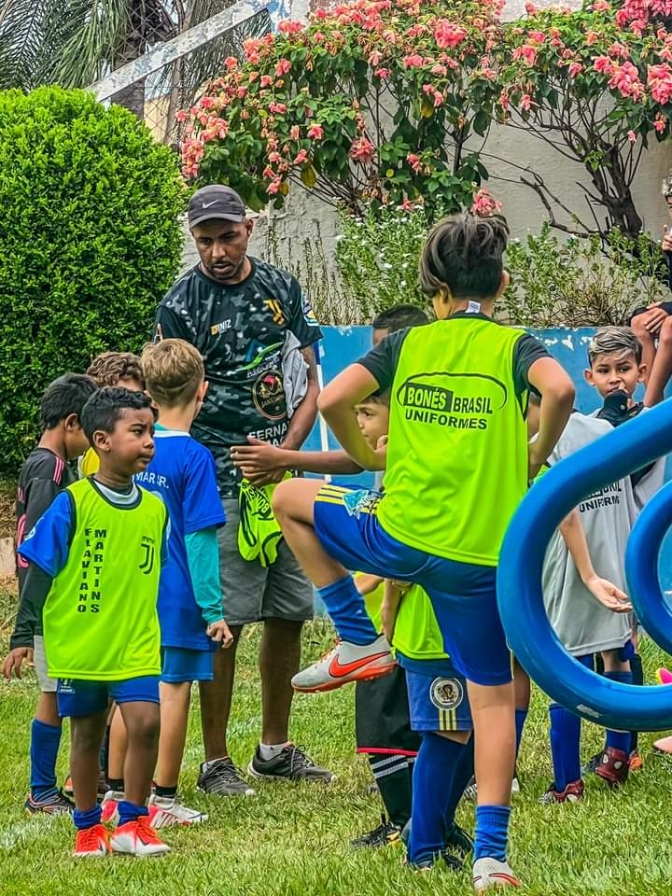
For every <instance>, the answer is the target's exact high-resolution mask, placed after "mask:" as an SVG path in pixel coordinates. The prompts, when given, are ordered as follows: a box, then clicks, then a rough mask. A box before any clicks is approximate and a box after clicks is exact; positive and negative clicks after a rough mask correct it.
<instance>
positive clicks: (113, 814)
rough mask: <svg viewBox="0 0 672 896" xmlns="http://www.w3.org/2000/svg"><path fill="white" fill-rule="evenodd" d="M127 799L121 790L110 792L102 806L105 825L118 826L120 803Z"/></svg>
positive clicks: (104, 798)
mask: <svg viewBox="0 0 672 896" xmlns="http://www.w3.org/2000/svg"><path fill="white" fill-rule="evenodd" d="M125 799H126V797H125V796H124V794H123V793H122V792H121V791H120V790H108V791H107V793H106V794H105V796H104V797H103V802H102V803H101V804H100V808H101V811H102V817H101V821H102V822H103V824H116V823H117V822H118V821H119V803H120V802H121V800H125Z"/></svg>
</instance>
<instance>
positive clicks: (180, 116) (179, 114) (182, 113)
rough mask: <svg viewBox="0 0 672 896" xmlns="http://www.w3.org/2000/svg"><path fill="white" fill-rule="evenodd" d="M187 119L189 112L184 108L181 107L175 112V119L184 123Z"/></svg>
mask: <svg viewBox="0 0 672 896" xmlns="http://www.w3.org/2000/svg"><path fill="white" fill-rule="evenodd" d="M186 120H187V113H186V112H185V111H184V109H180V110H179V112H176V113H175V121H179V122H180V124H182V122H183V121H186Z"/></svg>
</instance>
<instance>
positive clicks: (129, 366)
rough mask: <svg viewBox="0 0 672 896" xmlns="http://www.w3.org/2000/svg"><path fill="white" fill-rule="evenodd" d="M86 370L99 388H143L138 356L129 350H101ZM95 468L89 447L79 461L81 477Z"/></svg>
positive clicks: (133, 389)
mask: <svg viewBox="0 0 672 896" xmlns="http://www.w3.org/2000/svg"><path fill="white" fill-rule="evenodd" d="M86 372H87V375H88V376H91V377H93V378H94V380H95V381H96V383H97V384H98V386H99V388H101V389H102V388H103V386H120V387H121V388H123V389H130V390H131V392H144V390H145V380H144V377H143V375H142V365H141V362H140V358H139V357H138V356H137V355H134V354H132V353H131V352H103V353H102V354H100V355H97V356H96V357H95V358H94V359H93V361H92V362H91V363H90V364H89V366H88V369H87V371H86ZM97 470H98V455H97V454H96V452H95V451H94V450H93V448H89V450H88V451H87V452H86V453H85V454H84V456H83V457H82V459H81V460H80V462H79V474H80V476H82V478H83V477H85V476H91V474H92V473H95V472H96V471H97Z"/></svg>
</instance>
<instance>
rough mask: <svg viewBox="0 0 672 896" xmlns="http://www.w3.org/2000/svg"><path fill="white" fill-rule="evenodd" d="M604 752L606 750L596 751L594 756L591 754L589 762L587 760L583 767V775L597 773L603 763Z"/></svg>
mask: <svg viewBox="0 0 672 896" xmlns="http://www.w3.org/2000/svg"><path fill="white" fill-rule="evenodd" d="M603 754H604V750H600V752H599V753H596V754H595V755H594V756H591V758H590V759H589V760H588V762H586V764H585V765H584V766H583V768H582V769H581V774H582V775H590V774H591V773H592V774H595V772H596V771H597V768H598V766H599V765H600V764H601V763H602V756H603Z"/></svg>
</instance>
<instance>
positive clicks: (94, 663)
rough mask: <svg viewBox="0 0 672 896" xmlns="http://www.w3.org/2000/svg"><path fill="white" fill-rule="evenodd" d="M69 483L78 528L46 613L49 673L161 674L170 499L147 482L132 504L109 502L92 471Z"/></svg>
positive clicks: (95, 676)
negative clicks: (160, 604)
mask: <svg viewBox="0 0 672 896" xmlns="http://www.w3.org/2000/svg"><path fill="white" fill-rule="evenodd" d="M67 491H68V492H69V493H70V497H71V500H72V501H73V506H74V520H75V524H74V534H73V536H72V541H71V543H70V549H69V552H68V559H67V562H66V564H65V566H64V567H63V569H62V570H61V571H60V572H59V573H58V574H57V575H56V576H55V577H54V579H53V582H52V585H51V589H50V591H49V594H48V596H47V600H46V604H45V606H44V613H43V625H44V644H45V652H46V656H47V666H48V669H49V675H50V676H51V677H52V678H69V679H75V680H77V679H82V680H89V681H123V680H124V679H127V678H139V677H141V676H144V675H158V674H159V673H160V671H161V659H160V650H161V636H160V630H159V617H158V615H157V610H156V604H157V599H158V591H159V574H160V572H161V549H162V543H163V539H164V530H165V528H166V522H167V511H166V508H165V505H164V504H163V502H162V501H161V500H160V499H159V498H158V497H156V495H154V494H152V493H151V492H148V491H146V490H145V489H143V488H140V489H139V492H140V501H139V503H137V504H136V505H135V506H131V507H128V506H123V505H114V504H111V503H110V502H109V501H108V500H107V499H106V498H105V497H103V495H101V494H100V493H99V492H98V491H97V490H96V488H95V486H94V485H93V484H92V483H91V481H90V480H88V479H83V480H80V481H79V482H75V483H74V484H73V485H70V486H68V489H67Z"/></svg>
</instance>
